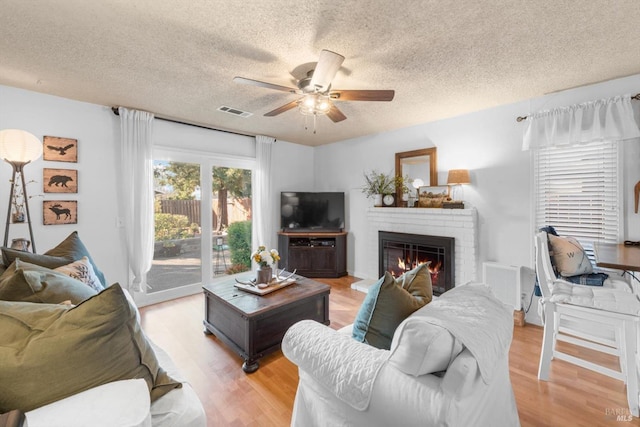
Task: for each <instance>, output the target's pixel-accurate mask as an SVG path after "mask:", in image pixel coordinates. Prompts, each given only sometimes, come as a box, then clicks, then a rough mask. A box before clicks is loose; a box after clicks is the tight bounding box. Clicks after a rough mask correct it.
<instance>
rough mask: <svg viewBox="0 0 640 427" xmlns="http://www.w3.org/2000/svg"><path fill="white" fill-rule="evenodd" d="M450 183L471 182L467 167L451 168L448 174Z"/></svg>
mask: <svg viewBox="0 0 640 427" xmlns="http://www.w3.org/2000/svg"><path fill="white" fill-rule="evenodd" d="M447 184H448V185H458V184H471V178H470V177H469V171H468V170H467V169H451V170H450V171H449V175H448V176H447Z"/></svg>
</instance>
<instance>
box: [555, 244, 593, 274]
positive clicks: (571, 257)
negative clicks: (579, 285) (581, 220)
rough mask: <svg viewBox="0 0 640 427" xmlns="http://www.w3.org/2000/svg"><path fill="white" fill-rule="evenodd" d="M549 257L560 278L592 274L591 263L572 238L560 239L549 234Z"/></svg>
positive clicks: (580, 246) (582, 249)
mask: <svg viewBox="0 0 640 427" xmlns="http://www.w3.org/2000/svg"><path fill="white" fill-rule="evenodd" d="M548 236H549V242H550V243H551V250H552V253H551V257H552V258H553V263H554V264H555V266H556V269H557V270H558V272H559V273H560V275H561V276H564V277H571V276H579V275H581V274H590V273H593V266H592V265H591V261H589V258H587V255H586V254H585V252H584V248H583V247H582V245H581V244H580V242H578V241H577V240H576V239H575V238H573V237H560V236H554V235H553V234H549V235H548Z"/></svg>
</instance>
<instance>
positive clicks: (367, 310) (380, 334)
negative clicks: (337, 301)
mask: <svg viewBox="0 0 640 427" xmlns="http://www.w3.org/2000/svg"><path fill="white" fill-rule="evenodd" d="M432 293H433V291H432V289H431V276H430V274H429V270H428V263H426V264H421V265H419V266H418V267H416V268H414V269H413V270H411V271H408V272H407V273H405V274H404V275H403V276H400V278H398V279H397V280H396V279H394V278H393V276H391V274H390V273H388V272H385V274H384V276H383V277H381V278H380V280H378V282H376V283H375V284H374V285H373V286H371V287H370V288H369V292H368V293H367V296H366V297H365V299H364V301H363V302H362V305H361V306H360V310H358V314H357V315H356V319H355V321H354V322H353V332H352V336H353V338H354V339H356V340H357V341H359V342H365V343H367V344H369V345H372V346H373V347H377V348H381V349H386V350H388V349H390V348H391V341H392V339H393V334H394V332H395V330H396V328H397V327H398V325H400V323H402V321H403V320H404V319H406V318H407V317H408V316H409V315H410V314H411V313H413V312H414V311H416V310H417V309H419V308H420V307H422V306H424V305H426V304H428V303H429V302H430V301H431V298H432Z"/></svg>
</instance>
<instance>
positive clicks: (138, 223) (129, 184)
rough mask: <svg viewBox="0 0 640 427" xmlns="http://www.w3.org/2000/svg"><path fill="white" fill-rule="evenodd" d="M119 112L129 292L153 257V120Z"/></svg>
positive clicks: (139, 286) (121, 209) (132, 112)
mask: <svg viewBox="0 0 640 427" xmlns="http://www.w3.org/2000/svg"><path fill="white" fill-rule="evenodd" d="M118 111H119V113H120V136H121V138H120V180H119V187H120V188H119V192H118V196H119V197H118V202H119V203H118V210H119V215H120V218H121V219H122V225H123V231H124V238H125V244H126V250H127V259H128V262H129V268H130V269H131V272H132V273H133V283H131V284H130V285H129V289H130V290H131V291H141V290H143V289H144V287H145V285H146V275H147V272H148V271H149V270H150V269H151V262H152V260H153V239H154V237H153V143H152V133H153V120H154V115H153V114H152V113H148V112H146V111H137V110H130V109H127V108H124V107H120V108H119V109H118Z"/></svg>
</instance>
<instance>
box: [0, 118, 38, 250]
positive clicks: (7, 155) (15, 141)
mask: <svg viewBox="0 0 640 427" xmlns="http://www.w3.org/2000/svg"><path fill="white" fill-rule="evenodd" d="M40 156H42V142H40V140H39V139H38V138H37V137H36V136H35V135H33V134H31V133H29V132H26V131H24V130H20V129H5V130H2V131H0V158H1V159H2V160H4V161H5V162H7V163H9V164H10V165H11V167H12V168H13V175H12V176H11V191H10V193H9V208H8V211H7V224H6V226H5V229H4V246H5V247H6V246H7V243H8V239H9V221H10V220H11V207H12V204H13V199H14V194H15V193H16V175H20V182H19V183H18V184H22V196H23V198H24V207H25V213H26V216H27V222H28V224H29V235H30V236H31V248H32V250H33V252H34V253H35V252H36V244H35V242H34V240H33V229H32V228H31V215H30V214H29V197H28V196H27V186H26V184H25V181H24V173H23V168H24V166H25V165H26V164H27V163H30V162H32V161H34V160H37V159H38V158H40Z"/></svg>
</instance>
